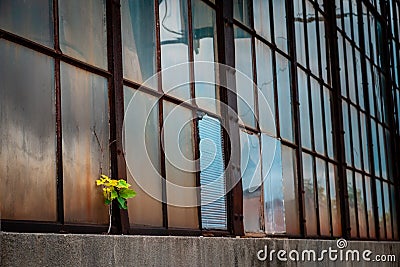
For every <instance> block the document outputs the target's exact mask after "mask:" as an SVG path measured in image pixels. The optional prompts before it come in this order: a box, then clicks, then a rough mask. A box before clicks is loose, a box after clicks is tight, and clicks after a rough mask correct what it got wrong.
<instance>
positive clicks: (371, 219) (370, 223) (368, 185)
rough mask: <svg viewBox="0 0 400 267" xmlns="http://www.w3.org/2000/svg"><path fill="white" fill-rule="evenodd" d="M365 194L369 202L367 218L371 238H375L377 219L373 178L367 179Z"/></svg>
mask: <svg viewBox="0 0 400 267" xmlns="http://www.w3.org/2000/svg"><path fill="white" fill-rule="evenodd" d="M365 194H366V200H367V216H368V227H369V237H370V238H375V236H376V235H375V219H374V210H373V206H372V189H371V177H368V176H366V177H365Z"/></svg>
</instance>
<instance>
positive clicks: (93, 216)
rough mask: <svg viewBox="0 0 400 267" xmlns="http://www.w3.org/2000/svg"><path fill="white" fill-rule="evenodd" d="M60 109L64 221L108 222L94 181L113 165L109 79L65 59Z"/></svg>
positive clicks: (62, 70) (105, 208)
mask: <svg viewBox="0 0 400 267" xmlns="http://www.w3.org/2000/svg"><path fill="white" fill-rule="evenodd" d="M61 113H62V132H63V135H62V142H63V171H64V216H65V221H66V222H69V223H75V222H81V223H83V222H84V223H96V224H100V223H102V224H107V223H108V209H107V207H106V206H105V205H104V200H103V195H102V194H101V193H100V191H99V190H98V188H97V187H96V184H95V181H96V179H98V177H99V176H100V174H102V173H103V174H106V175H108V174H109V166H110V161H109V123H108V121H109V117H108V89H107V80H106V79H104V78H103V77H100V76H97V75H94V74H91V73H89V72H86V71H83V70H81V69H78V68H76V67H73V66H71V65H68V64H64V63H62V64H61ZM96 136H97V137H96ZM97 139H98V140H97ZM99 142H100V143H99ZM101 150H103V152H101Z"/></svg>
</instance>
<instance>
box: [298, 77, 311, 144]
mask: <svg viewBox="0 0 400 267" xmlns="http://www.w3.org/2000/svg"><path fill="white" fill-rule="evenodd" d="M297 80H298V90H299V100H300V126H301V144H302V146H303V147H306V148H308V149H311V132H310V131H311V130H310V129H311V125H310V110H309V108H310V104H309V89H308V86H307V75H306V74H305V73H304V72H303V71H302V70H301V69H297Z"/></svg>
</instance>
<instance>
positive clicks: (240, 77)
mask: <svg viewBox="0 0 400 267" xmlns="http://www.w3.org/2000/svg"><path fill="white" fill-rule="evenodd" d="M234 29H235V64H236V69H237V70H239V71H240V72H236V91H237V94H238V113H239V119H241V120H242V121H243V123H244V124H246V125H249V126H253V127H255V118H254V88H253V81H252V77H253V70H252V64H251V62H252V54H251V36H250V34H248V33H247V32H245V31H243V30H241V29H239V28H237V27H235V28H234Z"/></svg>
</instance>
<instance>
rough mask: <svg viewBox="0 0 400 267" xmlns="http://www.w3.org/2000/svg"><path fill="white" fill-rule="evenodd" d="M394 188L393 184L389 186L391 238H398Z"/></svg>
mask: <svg viewBox="0 0 400 267" xmlns="http://www.w3.org/2000/svg"><path fill="white" fill-rule="evenodd" d="M396 194H398V193H397V192H396V188H395V187H394V186H390V197H391V202H392V215H393V233H394V234H393V239H395V240H397V239H399V232H398V228H397V227H398V221H397V220H398V216H397V207H398V206H397V205H399V203H397V202H396Z"/></svg>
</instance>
